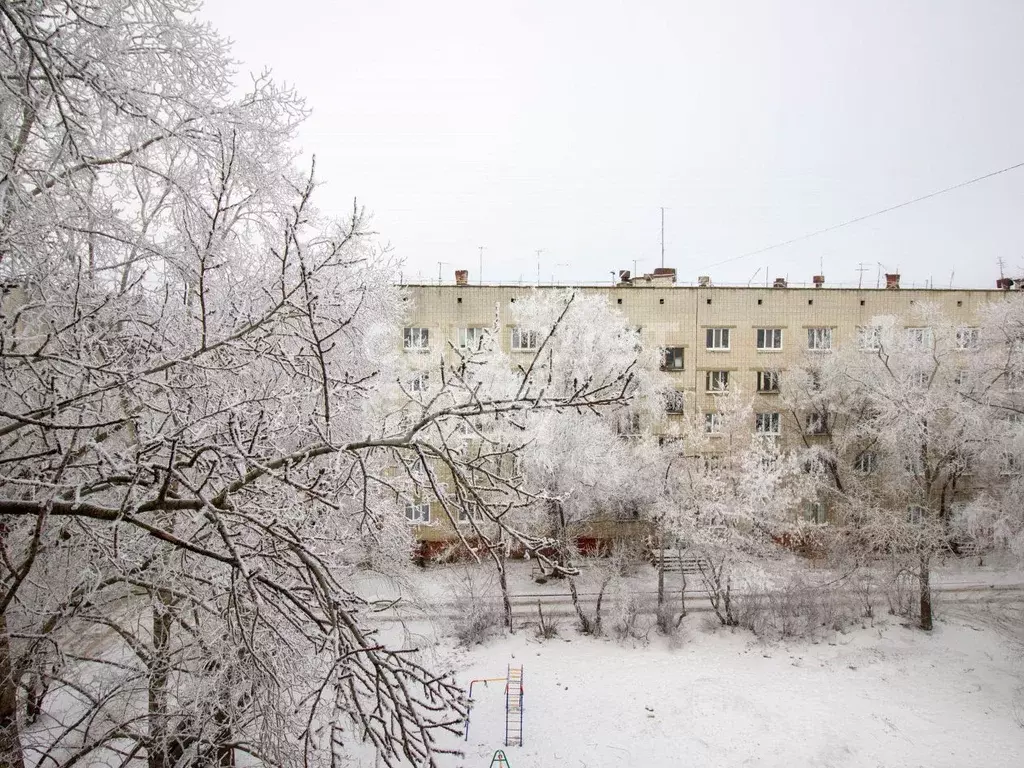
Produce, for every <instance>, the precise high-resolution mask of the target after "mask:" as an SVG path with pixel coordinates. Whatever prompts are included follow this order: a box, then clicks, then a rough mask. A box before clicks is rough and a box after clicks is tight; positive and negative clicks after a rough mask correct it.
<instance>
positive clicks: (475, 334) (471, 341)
mask: <svg viewBox="0 0 1024 768" xmlns="http://www.w3.org/2000/svg"><path fill="white" fill-rule="evenodd" d="M486 333H487V329H486V328H459V349H468V350H475V349H480V344H481V343H482V342H483V340H484V335H485V334H486Z"/></svg>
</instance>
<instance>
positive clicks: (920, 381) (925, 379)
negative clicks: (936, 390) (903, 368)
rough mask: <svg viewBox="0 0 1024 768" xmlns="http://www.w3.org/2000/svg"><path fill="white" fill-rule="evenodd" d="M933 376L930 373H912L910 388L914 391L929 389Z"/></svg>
mask: <svg viewBox="0 0 1024 768" xmlns="http://www.w3.org/2000/svg"><path fill="white" fill-rule="evenodd" d="M931 379H932V375H931V373H929V372H928V371H911V372H910V376H909V382H910V386H912V387H913V388H914V389H928V384H929V383H930V382H931Z"/></svg>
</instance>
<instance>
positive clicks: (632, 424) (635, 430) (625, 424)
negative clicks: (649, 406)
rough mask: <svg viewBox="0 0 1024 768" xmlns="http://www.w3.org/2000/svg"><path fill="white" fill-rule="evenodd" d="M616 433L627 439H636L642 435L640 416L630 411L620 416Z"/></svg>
mask: <svg viewBox="0 0 1024 768" xmlns="http://www.w3.org/2000/svg"><path fill="white" fill-rule="evenodd" d="M615 431H616V432H618V433H619V434H620V435H623V436H625V437H634V436H636V435H639V434H640V414H639V413H636V412H635V411H629V412H627V413H623V414H621V415H620V416H619V418H618V421H616V422H615Z"/></svg>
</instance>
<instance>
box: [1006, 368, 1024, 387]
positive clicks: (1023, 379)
mask: <svg viewBox="0 0 1024 768" xmlns="http://www.w3.org/2000/svg"><path fill="white" fill-rule="evenodd" d="M1022 389H1024V371H1018V370H1009V371H1007V372H1006V391H1007V392H1020V391H1021V390H1022Z"/></svg>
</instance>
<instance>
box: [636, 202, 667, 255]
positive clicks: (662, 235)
mask: <svg viewBox="0 0 1024 768" xmlns="http://www.w3.org/2000/svg"><path fill="white" fill-rule="evenodd" d="M661 266H662V269H664V267H665V209H664V208H662V209H661ZM634 269H636V267H634Z"/></svg>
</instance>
